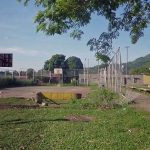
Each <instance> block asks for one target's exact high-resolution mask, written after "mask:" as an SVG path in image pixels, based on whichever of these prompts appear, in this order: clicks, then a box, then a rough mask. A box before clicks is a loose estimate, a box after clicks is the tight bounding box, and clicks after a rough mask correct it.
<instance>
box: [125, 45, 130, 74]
mask: <svg viewBox="0 0 150 150" xmlns="http://www.w3.org/2000/svg"><path fill="white" fill-rule="evenodd" d="M125 48H126V51H127V62H126V75H128V49H129V46H126V47H125Z"/></svg>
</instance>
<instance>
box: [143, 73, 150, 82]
mask: <svg viewBox="0 0 150 150" xmlns="http://www.w3.org/2000/svg"><path fill="white" fill-rule="evenodd" d="M143 82H144V84H150V76H148V75H143Z"/></svg>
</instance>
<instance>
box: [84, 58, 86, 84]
mask: <svg viewBox="0 0 150 150" xmlns="http://www.w3.org/2000/svg"><path fill="white" fill-rule="evenodd" d="M85 64H86V58H85V62H84V84H85V71H86V68H85V67H86V65H85Z"/></svg>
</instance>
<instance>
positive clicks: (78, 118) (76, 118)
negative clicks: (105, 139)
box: [65, 115, 95, 122]
mask: <svg viewBox="0 0 150 150" xmlns="http://www.w3.org/2000/svg"><path fill="white" fill-rule="evenodd" d="M65 120H67V121H71V122H90V121H93V120H95V117H92V116H87V115H70V116H66V117H65Z"/></svg>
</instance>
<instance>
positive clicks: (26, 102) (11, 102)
mask: <svg viewBox="0 0 150 150" xmlns="http://www.w3.org/2000/svg"><path fill="white" fill-rule="evenodd" d="M0 104H6V105H33V104H35V102H34V101H33V100H31V99H29V100H27V99H24V98H0Z"/></svg>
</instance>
